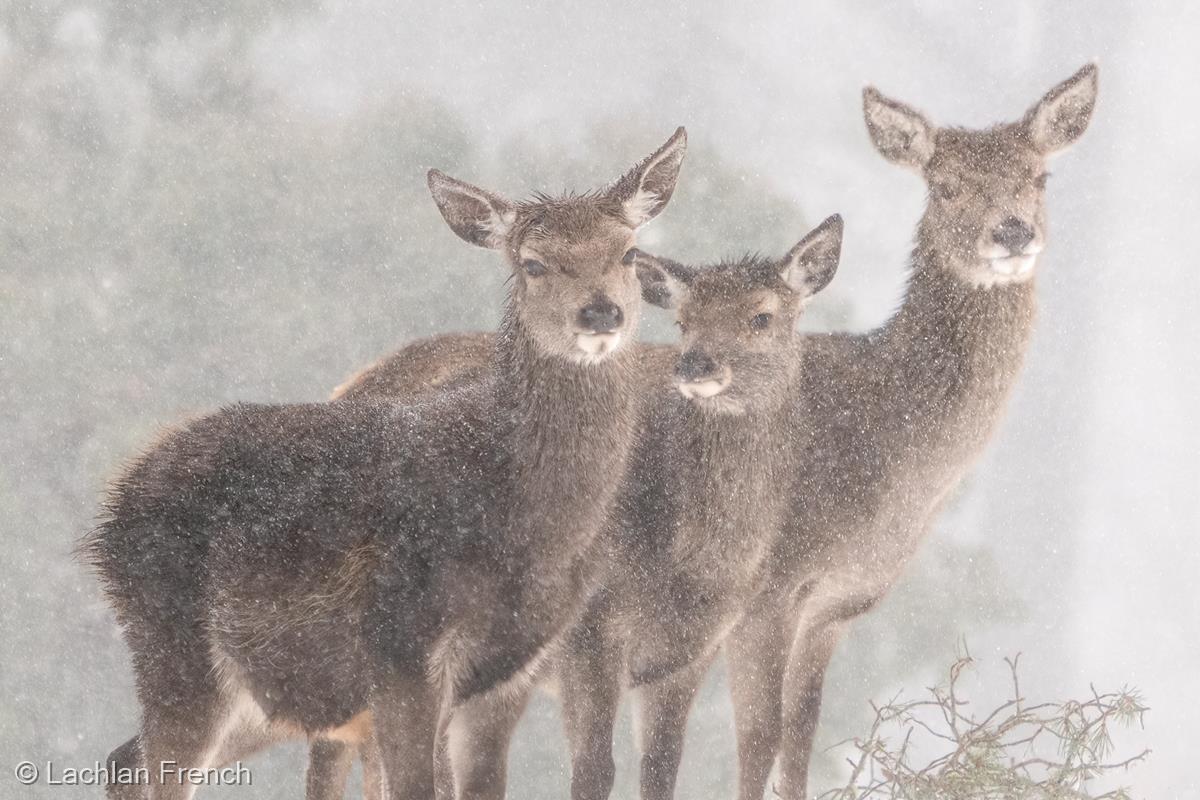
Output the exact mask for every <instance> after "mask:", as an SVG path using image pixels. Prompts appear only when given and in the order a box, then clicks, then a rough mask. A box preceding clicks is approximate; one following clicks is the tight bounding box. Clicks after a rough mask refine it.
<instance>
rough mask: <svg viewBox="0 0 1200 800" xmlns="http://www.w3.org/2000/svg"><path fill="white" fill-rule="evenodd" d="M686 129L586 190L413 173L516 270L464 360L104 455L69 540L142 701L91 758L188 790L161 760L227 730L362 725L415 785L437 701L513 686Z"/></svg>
mask: <svg viewBox="0 0 1200 800" xmlns="http://www.w3.org/2000/svg"><path fill="white" fill-rule="evenodd" d="M684 149H685V134H684V131H683V129H682V128H681V129H679V130H678V131H677V132H676V133H675V135H674V136H673V137H672V138H671V139H670V140H669V141H668V142H667V143H666V144H665V145H663V147H661V148H660V149H659V150H658V151H657V152H655V153H654V154H653V155H651V156H650V157H649V158H647V159H646V160H644V161H643V162H641V163H640V164H638V165H637V166H636V167H634V168H633V169H632V170H631V171H630V172H629V173H627V174H626V175H625V176H624V177H623V178H621V179H620V180H619V181H618V182H617V183H616V184H614V185H613V186H612V187H611V188H610V189H608V190H605V191H602V192H597V193H594V194H588V195H584V196H572V197H567V198H563V199H549V198H538V199H537V200H535V201H532V202H527V203H511V202H509V201H507V200H504V199H502V198H500V197H498V196H496V195H494V194H492V193H490V192H486V191H484V190H482V189H479V188H476V187H474V186H470V185H468V184H465V183H462V182H460V181H457V180H454V179H452V178H449V177H446V176H445V175H443V174H442V173H440V172H437V171H432V172H430V174H429V185H430V190H431V191H432V193H433V197H434V199H435V201H436V202H437V205H438V207H439V209H440V210H441V213H442V215H443V217H444V218H445V219H446V221H447V223H449V225H450V227H451V228H452V229H453V230H454V232H455V233H457V234H458V235H459V236H460V237H462V238H463V239H465V240H467V241H468V242H470V243H472V244H475V245H479V246H483V247H488V248H492V249H497V250H500V251H502V252H503V253H504V254H505V255H506V256H507V259H508V261H509V263H510V266H511V268H512V270H513V273H514V286H513V290H512V292H511V294H510V296H509V300H508V303H507V305H506V307H505V313H504V317H503V321H502V323H501V327H500V331H499V333H498V334H497V335H496V337H495V344H494V352H493V355H492V367H491V370H490V371H489V373H488V377H487V379H486V380H481V381H479V382H476V383H474V384H471V385H460V386H456V387H453V388H449V387H448V388H447V389H446V390H445V391H441V392H435V393H431V394H430V396H428V397H427V398H425V399H424V400H423V401H422V402H421V403H419V404H411V405H404V404H393V403H380V402H370V401H346V402H342V403H331V404H309V405H279V406H255V405H238V406H234V407H231V408H228V409H225V410H223V411H220V412H217V413H215V414H212V415H210V416H207V417H205V418H202V419H200V420H198V421H196V422H193V423H191V424H189V425H187V426H185V427H183V428H181V429H179V430H177V431H174V432H172V433H170V434H168V435H167V436H165V437H164V438H163V439H162V440H161V441H160V442H159V443H157V444H156V445H155V446H153V447H152V448H151V449H150V450H149V451H148V452H147V453H146V454H145V455H143V456H142V457H141V458H139V459H137V461H136V462H135V463H133V464H132V465H131V466H130V467H129V469H127V470H126V472H125V473H124V475H123V476H122V477H121V479H120V480H119V481H118V482H117V483H116V485H115V487H114V489H113V491H112V494H111V497H110V499H109V502H108V504H107V507H106V511H107V515H106V518H105V519H104V520H103V522H102V523H101V524H100V525H99V526H98V528H97V529H96V530H95V531H94V532H93V533H92V534H91V535H90V536H88V537H87V538H86V539H85V541H84V543H83V545H82V549H83V552H84V553H85V555H86V556H87V557H88V559H89V560H90V561H91V563H92V564H93V565H94V566H95V567H96V569H97V570H98V572H99V574H100V576H101V579H102V581H103V584H104V587H105V590H106V593H107V595H108V597H109V599H110V600H111V602H112V603H113V605H114V607H115V608H116V611H117V615H118V619H119V621H120V622H121V625H122V627H123V629H124V633H125V637H126V640H127V642H128V644H129V646H130V649H131V650H132V651H133V661H134V669H135V673H136V680H137V687H138V696H139V700H140V702H141V705H142V712H143V713H142V727H141V733H140V736H139V737H138V738H137V739H135V740H132V741H131V742H129V743H126V745H124V746H122V747H121V748H119V749H118V751H117V752H116V753H114V756H113V759H114V760H116V761H118V763H119V762H120V760H121V759H129V758H133V757H137V758H140V759H141V760H142V761H143V763H144V764H146V765H147V766H148V767H149V774H150V777H151V781H152V782H151V786H150V787H149V796H150V798H151V800H168V799H169V798H188V797H190V796H191V795H192V793H193V792H194V789H195V787H194V786H193V785H192V784H191V783H189V782H187V781H183V782H180V781H177V780H175V778H174V776H175V775H177V774H179V773H178V772H177V771H176V772H172V773H170V774H166V775H163V773H162V772H161V770H160V765H163V764H172V765H175V766H174V767H173V768H172V769H174V770H186V769H189V768H205V767H208V766H210V765H212V764H213V763H214V762H215V761H219V760H223V759H230V758H235V757H238V756H239V755H242V754H243V753H241V752H239V751H238V748H237V747H236V746H235V745H236V744H237V742H236V741H232V740H229V738H228V736H229V735H230V734H235V737H236V738H240V741H241V742H242V743H243V744H244V745H245V748H250V747H254V746H260V745H262V744H265V743H269V742H270V741H271V740H272V739H273V738H282V737H284V736H286V735H288V734H299V735H308V736H320V737H323V738H325V739H327V740H330V741H339V740H351V741H355V740H357V738H358V737H360V736H361V735H362V732H363V731H365V730H369V729H372V728H373V736H374V741H375V744H376V746H377V752H378V756H379V760H380V765H381V767H382V770H381V772H382V777H383V780H382V785H383V786H384V787H385V788H386V791H387V792H388V795H389V796H390V797H391V798H393V800H400V798H413V797H432V796H433V791H434V779H433V766H434V757H433V754H434V743H435V741H436V738H437V730H438V726H439V719H440V718H441V715H442V714H443V713H444V712H445V711H446V710H447V709H449V708H452V707H453V706H454V705H455V704H457V703H460V702H462V701H464V700H467V699H469V698H471V697H472V696H474V695H476V694H478V693H481V692H486V691H488V690H489V689H493V688H494V687H497V686H502V685H504V684H505V683H507V682H513V681H516V682H517V683H520V680H521V678H522V675H523V673H525V672H527V671H528V670H530V669H531V668H532V667H533V665H535V664H536V663H537V661H538V660H539V658H540V657H541V656H542V654H543V651H544V649H545V647H546V645H547V644H548V643H549V642H551V641H553V640H555V639H556V638H558V637H559V635H560V633H561V632H562V631H563V630H564V629H565V628H566V627H568V626H569V625H570V624H571V623H572V622H574V620H575V619H576V618H577V617H578V615H579V613H581V612H582V609H583V606H584V603H585V602H586V599H587V596H588V594H589V591H590V585H591V580H590V572H591V571H592V568H593V567H592V565H593V564H594V563H595V562H596V561H597V559H596V557H595V555H594V553H593V548H594V541H595V539H596V535H597V533H598V532H599V530H600V528H601V525H602V523H603V520H604V519H605V517H606V515H607V513H608V509H609V507H610V506H611V505H612V503H613V501H614V500H615V497H616V493H617V489H618V486H619V485H620V482H621V479H622V476H623V473H624V469H625V463H626V459H627V454H628V451H629V450H630V448H631V445H632V441H633V436H634V424H635V418H636V413H637V407H636V398H635V384H634V381H633V377H634V374H635V372H636V369H635V367H634V365H633V364H632V363H631V358H630V348H628V347H626V346H625V344H626V342H627V340H628V339H629V334H630V332H631V331H634V330H635V329H636V325H637V319H638V314H639V310H640V300H641V298H640V287H639V281H638V278H637V276H636V274H635V270H634V268H633V264H632V262H633V257H634V255H635V254H636V251H635V249H634V232H635V231H636V229H637V228H638V227H639V226H640V225H642V224H643V223H644V222H646V221H648V220H649V219H651V218H652V217H654V216H655V215H657V214H658V213H659V212H660V211H661V210H662V209H663V208H664V207H665V206H666V204H667V202H668V200H669V199H670V197H671V194H672V191H673V189H674V185H675V181H676V178H677V176H678V172H679V167H680V164H681V161H682V158H683V154H684ZM160 776H161V777H160ZM327 789H328V791H336V792H337V793H340V792H341V787H340V786H337V787H327ZM136 790H137V787H113V789H112V792H113V794H114V795H115V796H120V793H121V792H122V791H127V794H133V796H137V794H136Z"/></svg>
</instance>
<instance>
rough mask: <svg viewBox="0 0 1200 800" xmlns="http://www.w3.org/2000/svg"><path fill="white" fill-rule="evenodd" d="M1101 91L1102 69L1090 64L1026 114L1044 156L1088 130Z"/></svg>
mask: <svg viewBox="0 0 1200 800" xmlns="http://www.w3.org/2000/svg"><path fill="white" fill-rule="evenodd" d="M1099 90H1100V70H1099V69H1098V68H1097V67H1096V65H1095V64H1088V65H1087V66H1085V67H1084V68H1083V69H1081V70H1079V71H1078V72H1076V73H1075V74H1074V75H1072V76H1071V77H1069V78H1067V79H1066V80H1065V81H1063V82H1062V83H1060V84H1059V85H1058V86H1055V87H1054V88H1053V89H1051V90H1050V91H1049V92H1047V93H1046V96H1045V97H1043V98H1042V99H1041V100H1039V101H1038V102H1037V105H1035V106H1034V107H1033V108H1031V109H1029V112H1028V113H1026V114H1025V119H1024V124H1025V127H1026V129H1027V130H1028V131H1029V140H1030V141H1031V142H1033V146H1034V147H1036V148H1037V150H1038V152H1040V153H1042V154H1044V155H1050V154H1051V153H1056V152H1058V151H1059V150H1062V149H1063V148H1065V147H1067V146H1068V145H1070V144H1072V143H1073V142H1074V141H1075V140H1076V139H1078V138H1079V137H1080V136H1082V135H1083V132H1084V131H1085V130H1087V126H1088V123H1089V122H1091V119H1092V110H1093V109H1095V107H1096V94H1097V92H1099Z"/></svg>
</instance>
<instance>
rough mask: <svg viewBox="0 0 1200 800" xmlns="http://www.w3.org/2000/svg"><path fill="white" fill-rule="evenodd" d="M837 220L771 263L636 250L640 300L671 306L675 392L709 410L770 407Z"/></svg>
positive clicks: (833, 267) (793, 354) (792, 360)
mask: <svg viewBox="0 0 1200 800" xmlns="http://www.w3.org/2000/svg"><path fill="white" fill-rule="evenodd" d="M841 248H842V218H841V217H840V216H837V215H834V216H832V217H829V218H828V219H827V220H825V221H824V222H822V223H821V224H820V225H819V226H817V227H816V228H815V229H814V230H813V231H812V232H810V233H809V234H808V235H807V236H805V237H804V238H803V239H801V240H800V242H799V243H798V244H797V245H796V246H795V247H793V248H792V249H791V250H790V251H788V254H787V255H786V256H784V257H783V258H782V259H780V260H778V261H772V260H770V259H766V258H761V257H756V256H755V257H745V258H742V259H740V260H737V261H730V262H725V263H722V264H718V265H716V266H712V267H707V268H703V269H697V268H695V267H689V266H684V265H682V264H678V263H676V262H674V261H671V260H669V259H664V258H657V257H655V256H651V255H648V254H646V253H643V252H641V251H636V252H635V256H634V264H635V265H636V267H637V270H638V273H639V275H640V277H641V279H642V284H643V287H644V290H643V296H644V297H645V299H646V301H647V302H649V303H652V304H654V305H657V306H660V307H662V308H677V309H678V312H677V322H678V325H679V328H680V331H681V333H682V337H683V338H682V342H681V344H680V347H681V355H680V357H679V361H678V363H677V364H676V367H675V382H676V386H678V388H679V391H680V393H682V394H683V396H684V397H686V398H688V399H689V400H691V401H692V402H693V403H695V404H696V405H697V406H699V407H700V408H702V409H705V410H707V411H712V412H716V413H732V414H740V413H745V412H746V411H751V410H754V409H756V408H774V407H778V405H779V404H781V403H782V402H784V401H785V400H786V399H787V397H788V396H789V394H790V389H789V386H790V383H791V379H792V376H793V375H794V374H795V370H796V369H797V367H798V362H799V358H798V353H797V347H798V345H799V338H800V337H799V334H798V333H797V332H796V321H797V319H799V317H800V314H801V313H802V312H803V310H804V306H805V304H806V303H807V302H808V300H809V298H811V297H812V296H813V295H815V294H816V293H817V292H819V291H821V290H822V289H823V288H825V286H827V285H828V284H829V281H830V280H832V279H833V275H834V273H835V272H836V271H837V267H838V259H839V257H840V255H841Z"/></svg>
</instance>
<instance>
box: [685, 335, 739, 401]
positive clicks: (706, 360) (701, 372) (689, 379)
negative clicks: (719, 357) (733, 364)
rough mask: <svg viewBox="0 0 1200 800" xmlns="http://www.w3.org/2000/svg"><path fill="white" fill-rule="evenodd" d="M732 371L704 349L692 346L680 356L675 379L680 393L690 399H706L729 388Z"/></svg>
mask: <svg viewBox="0 0 1200 800" xmlns="http://www.w3.org/2000/svg"><path fill="white" fill-rule="evenodd" d="M730 377H731V376H730V371H729V368H728V367H721V365H719V364H718V363H717V362H716V361H714V360H713V358H712V356H710V355H709V354H708V353H706V352H704V351H703V350H700V349H697V348H692V349H690V350H687V351H686V352H685V353H684V354H683V355H682V356H680V357H679V363H678V364H676V365H675V381H676V385H677V386H678V388H679V393H680V394H682V395H683V396H684V397H686V398H687V399H689V400H693V401H696V402H700V401H704V400H707V399H709V398H710V397H716V396H717V395H719V394H721V392H723V391H725V390H726V389H727V388H729V381H730Z"/></svg>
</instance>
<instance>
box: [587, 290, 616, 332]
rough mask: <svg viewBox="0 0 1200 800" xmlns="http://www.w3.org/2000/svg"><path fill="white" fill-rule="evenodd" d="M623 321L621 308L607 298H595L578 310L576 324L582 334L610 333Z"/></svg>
mask: <svg viewBox="0 0 1200 800" xmlns="http://www.w3.org/2000/svg"><path fill="white" fill-rule="evenodd" d="M624 321H625V314H624V312H622V311H621V307H620V306H619V305H617V304H616V303H614V302H613V301H612V300H609V299H608V298H607V297H603V296H601V297H597V298H595V299H594V300H592V301H591V302H590V303H588V304H587V305H586V306H584V307H583V308H581V309H579V317H578V323H579V327H580V329H581V330H582V331H583V332H584V333H612V332H614V331H616V330H617V329H618V328H620V327H621V323H623V322H624Z"/></svg>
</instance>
